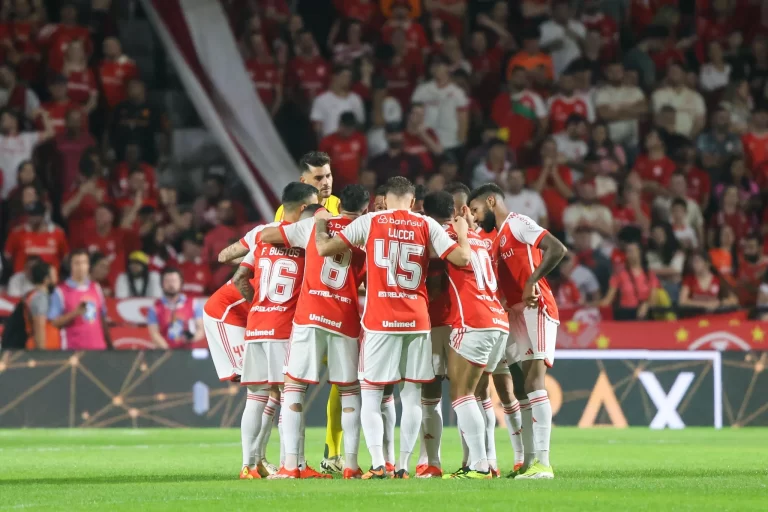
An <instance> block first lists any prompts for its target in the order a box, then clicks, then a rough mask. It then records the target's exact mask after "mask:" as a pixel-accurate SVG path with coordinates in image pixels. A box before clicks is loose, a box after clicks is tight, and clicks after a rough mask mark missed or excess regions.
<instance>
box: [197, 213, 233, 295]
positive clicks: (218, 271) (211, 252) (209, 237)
mask: <svg viewBox="0 0 768 512" xmlns="http://www.w3.org/2000/svg"><path fill="white" fill-rule="evenodd" d="M216 214H217V216H218V224H217V225H216V226H215V227H213V228H211V229H210V230H209V231H208V232H207V233H206V234H205V237H204V238H203V260H204V261H206V262H207V263H208V265H210V267H211V271H212V272H213V278H212V279H213V285H214V286H219V285H222V284H224V283H225V282H226V281H227V279H229V278H230V276H231V275H232V267H231V266H230V265H222V264H220V263H219V261H218V255H219V251H221V250H222V249H224V248H225V247H228V246H229V245H231V244H233V243H235V242H237V241H238V240H239V239H240V236H241V235H242V233H241V232H240V231H239V230H238V229H237V228H235V211H234V210H233V208H232V201H230V200H229V199H222V200H221V201H219V204H218V205H217V206H216Z"/></svg>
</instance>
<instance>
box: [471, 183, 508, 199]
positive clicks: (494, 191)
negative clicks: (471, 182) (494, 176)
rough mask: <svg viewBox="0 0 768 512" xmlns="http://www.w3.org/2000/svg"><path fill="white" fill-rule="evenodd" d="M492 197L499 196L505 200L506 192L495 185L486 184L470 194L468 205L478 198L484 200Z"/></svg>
mask: <svg viewBox="0 0 768 512" xmlns="http://www.w3.org/2000/svg"><path fill="white" fill-rule="evenodd" d="M491 195H494V196H499V197H502V198H503V197H504V191H503V190H501V187H499V186H498V185H496V184H495V183H486V184H485V185H480V186H479V187H477V188H476V189H475V190H473V191H472V193H471V194H469V198H468V199H467V204H469V203H471V202H472V201H474V200H475V199H477V198H483V199H484V198H486V197H488V196H491Z"/></svg>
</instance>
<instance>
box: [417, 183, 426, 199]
mask: <svg viewBox="0 0 768 512" xmlns="http://www.w3.org/2000/svg"><path fill="white" fill-rule="evenodd" d="M414 197H415V198H416V200H417V201H423V200H424V198H425V197H427V187H425V186H424V185H422V184H421V183H419V184H418V185H416V190H415V191H414Z"/></svg>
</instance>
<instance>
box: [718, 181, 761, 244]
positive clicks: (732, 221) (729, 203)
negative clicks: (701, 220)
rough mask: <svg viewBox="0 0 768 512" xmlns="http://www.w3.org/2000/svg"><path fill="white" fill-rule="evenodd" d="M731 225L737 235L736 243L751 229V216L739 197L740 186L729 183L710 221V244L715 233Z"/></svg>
mask: <svg viewBox="0 0 768 512" xmlns="http://www.w3.org/2000/svg"><path fill="white" fill-rule="evenodd" d="M725 224H727V225H729V226H730V227H731V229H733V234H734V236H735V237H736V245H738V244H739V243H740V242H741V240H742V239H743V238H744V237H745V236H746V234H747V233H748V232H749V231H750V229H751V227H752V226H751V223H750V221H749V218H748V217H747V216H746V214H745V213H744V211H743V210H742V205H741V204H740V199H739V188H738V187H737V186H736V185H728V186H727V187H725V189H724V190H723V197H722V198H721V199H720V208H719V210H718V211H717V213H715V215H714V216H713V217H712V219H711V221H710V227H709V235H708V240H709V242H710V244H709V245H710V246H711V245H712V242H713V241H714V239H715V233H716V232H717V231H718V229H720V227H722V226H723V225H725Z"/></svg>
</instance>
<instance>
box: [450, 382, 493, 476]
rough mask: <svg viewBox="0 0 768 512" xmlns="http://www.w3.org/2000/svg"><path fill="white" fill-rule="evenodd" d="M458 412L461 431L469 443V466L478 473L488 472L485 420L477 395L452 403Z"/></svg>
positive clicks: (458, 399) (457, 416)
mask: <svg viewBox="0 0 768 512" xmlns="http://www.w3.org/2000/svg"><path fill="white" fill-rule="evenodd" d="M451 406H452V407H453V410H454V411H455V412H456V420H457V421H458V423H459V430H460V431H461V434H462V436H463V438H464V440H465V441H466V443H467V448H468V450H469V458H468V459H467V464H466V465H467V466H468V467H469V468H470V469H476V470H478V471H488V459H487V458H486V454H485V418H484V417H483V413H482V412H480V407H479V404H478V403H477V400H476V399H475V395H466V396H462V397H459V398H457V399H456V400H454V401H453V403H451Z"/></svg>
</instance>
